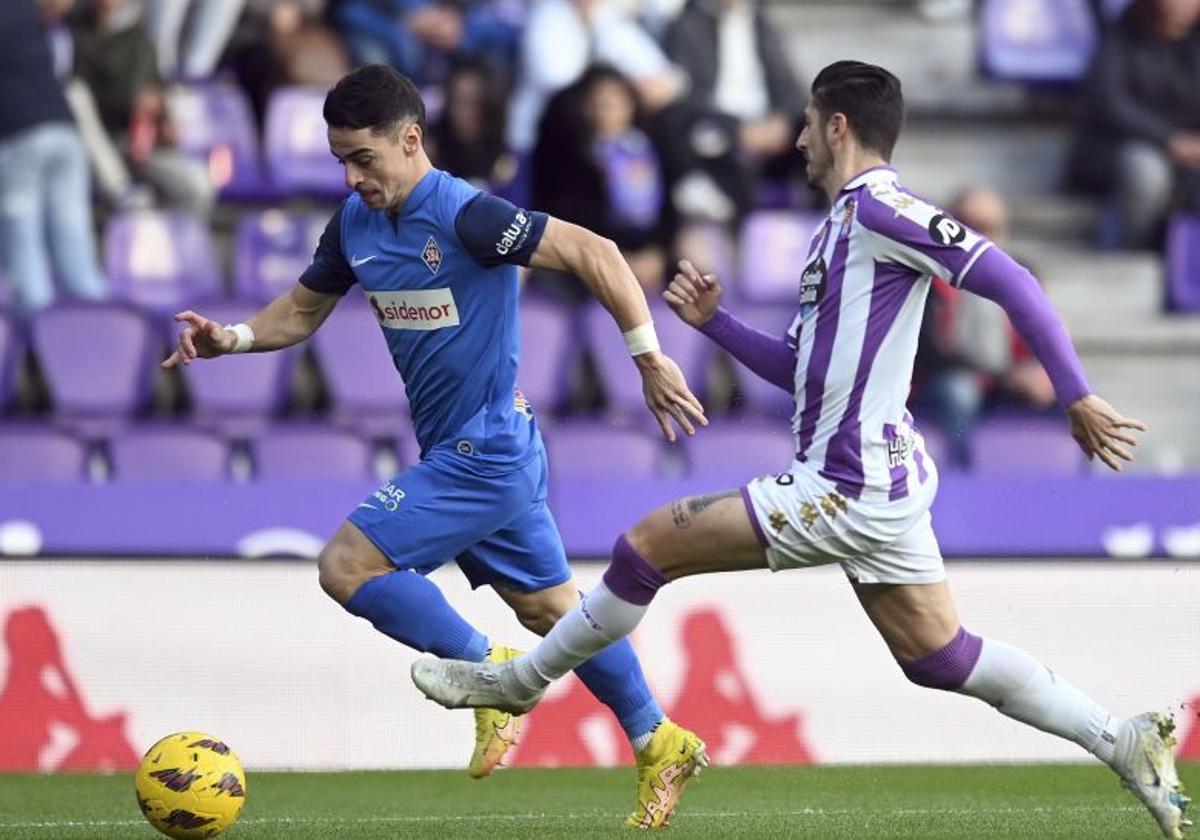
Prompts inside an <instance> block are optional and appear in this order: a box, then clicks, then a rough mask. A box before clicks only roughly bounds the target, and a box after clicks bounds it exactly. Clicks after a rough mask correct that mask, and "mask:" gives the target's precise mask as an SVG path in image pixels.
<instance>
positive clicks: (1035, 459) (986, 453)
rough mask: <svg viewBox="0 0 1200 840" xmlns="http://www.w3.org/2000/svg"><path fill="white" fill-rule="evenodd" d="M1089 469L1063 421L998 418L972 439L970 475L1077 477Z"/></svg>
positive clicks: (1054, 419) (1037, 418)
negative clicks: (971, 473)
mask: <svg viewBox="0 0 1200 840" xmlns="http://www.w3.org/2000/svg"><path fill="white" fill-rule="evenodd" d="M1086 467H1087V458H1086V456H1084V454H1083V452H1082V451H1081V450H1080V448H1079V445H1078V444H1077V443H1075V441H1074V440H1073V439H1072V438H1071V435H1070V433H1069V432H1068V431H1067V421H1066V420H1065V419H1063V418H1058V417H1055V418H1041V417H1031V418H1023V417H1005V418H996V419H992V420H987V421H984V422H983V423H981V424H980V425H979V427H978V428H976V429H975V431H974V432H973V433H972V436H971V471H972V472H974V473H977V474H978V473H986V474H989V475H1078V474H1079V473H1081V472H1083V471H1084V470H1085V469H1086Z"/></svg>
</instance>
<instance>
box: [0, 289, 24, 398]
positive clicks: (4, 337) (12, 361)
mask: <svg viewBox="0 0 1200 840" xmlns="http://www.w3.org/2000/svg"><path fill="white" fill-rule="evenodd" d="M21 350H22V341H21V334H20V332H19V330H18V329H17V324H16V322H15V321H14V320H13V319H12V318H10V317H9V316H8V314H7V313H5V312H4V311H3V310H0V412H3V411H4V409H6V408H7V407H8V404H9V402H11V400H12V396H13V379H14V378H15V374H16V371H17V365H18V364H19V363H20V360H21Z"/></svg>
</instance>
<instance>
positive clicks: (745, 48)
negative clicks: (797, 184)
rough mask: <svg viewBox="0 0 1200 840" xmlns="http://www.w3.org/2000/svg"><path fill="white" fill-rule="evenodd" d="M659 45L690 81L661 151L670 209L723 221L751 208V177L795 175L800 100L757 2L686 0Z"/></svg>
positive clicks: (798, 165)
mask: <svg viewBox="0 0 1200 840" xmlns="http://www.w3.org/2000/svg"><path fill="white" fill-rule="evenodd" d="M666 43H667V55H668V56H669V57H670V58H671V60H672V61H674V62H675V63H676V64H678V65H680V66H681V67H682V68H683V69H684V70H685V71H687V74H688V76H689V77H690V79H691V88H690V90H689V92H688V104H689V106H690V118H689V120H688V124H687V126H686V128H685V130H683V131H675V132H671V136H673V137H674V138H675V142H673V144H672V147H671V148H670V149H669V150H668V157H669V159H670V160H671V162H672V164H673V165H674V166H677V167H678V168H679V170H680V171H679V172H678V175H679V178H678V180H677V183H676V186H675V204H676V207H677V208H678V209H679V211H680V212H681V213H682V214H684V215H686V216H691V217H697V216H699V217H705V218H709V219H711V220H714V221H721V222H727V221H731V220H732V219H734V218H736V217H740V216H741V215H742V214H744V213H745V212H747V211H748V210H749V209H750V208H751V207H752V205H753V203H754V191H755V180H756V176H757V175H759V174H764V175H766V176H767V177H768V178H776V179H783V178H786V177H788V176H789V175H793V174H800V173H801V172H802V162H803V159H802V156H801V155H800V153H799V152H797V151H796V149H795V145H794V144H795V140H796V135H797V133H798V132H799V117H800V114H801V113H802V111H803V110H804V96H803V94H802V93H801V90H800V86H799V84H798V83H797V81H796V77H795V74H794V73H793V71H792V68H791V67H790V66H789V64H788V60H787V56H786V55H785V53H784V50H783V45H782V43H781V42H780V40H779V38H778V36H777V35H776V34H775V31H774V30H773V29H772V28H771V25H770V22H769V21H768V20H767V17H766V15H765V14H764V12H763V10H762V6H761V4H760V2H759V0H689V2H688V4H687V6H686V7H685V8H684V10H683V13H682V14H681V15H680V16H679V18H678V19H676V20H675V22H674V23H673V24H672V25H671V26H670V27H669V29H668V30H667V39H666ZM715 193H719V196H718V195H715Z"/></svg>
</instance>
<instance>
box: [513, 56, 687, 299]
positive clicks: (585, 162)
mask: <svg viewBox="0 0 1200 840" xmlns="http://www.w3.org/2000/svg"><path fill="white" fill-rule="evenodd" d="M539 131H540V134H539V138H538V145H537V148H536V149H535V151H534V154H533V164H532V166H533V202H532V204H533V206H534V207H537V208H538V209H539V210H545V211H546V212H548V213H550V214H551V215H553V216H558V217H559V218H562V219H565V220H566V221H569V222H574V223H575V224H578V225H582V226H583V227H586V228H588V229H590V230H593V231H595V232H596V233H599V234H600V235H602V236H605V237H607V238H609V239H612V240H613V241H614V242H616V244H617V246H618V247H620V249H621V253H622V254H623V255H624V257H625V260H626V261H627V262H628V263H629V266H630V268H632V269H633V273H634V275H635V276H636V277H637V279H638V282H639V283H641V285H642V288H643V289H645V290H646V292H647V294H653V293H657V292H659V291H661V289H662V286H663V280H664V275H665V271H666V259H667V253H666V245H667V242H668V241H669V236H670V230H669V221H668V219H667V216H666V214H665V213H664V186H663V178H662V166H661V163H660V157H659V153H658V151H657V149H656V148H655V146H654V143H653V142H652V141H651V139H650V137H649V135H648V134H647V133H646V131H645V130H644V128H643V127H642V121H641V116H640V112H639V104H638V95H637V90H636V89H635V88H634V86H633V83H632V82H630V81H629V79H627V78H626V77H625V76H623V75H621V74H620V73H619V72H617V71H616V70H614V69H613V68H611V67H607V66H603V65H600V66H596V67H592V68H591V69H589V70H588V71H587V72H586V73H584V75H583V76H582V78H580V79H579V80H578V81H577V82H575V83H574V84H573V85H571V86H570V87H568V88H566V89H564V90H562V91H560V92H559V93H558V94H556V95H555V97H554V98H553V99H551V100H550V104H549V105H548V106H547V108H546V113H545V115H544V116H543V118H542V121H541V125H540V129H539ZM573 288H574V291H576V292H577V293H578V294H577V295H576V296H577V297H578V299H580V300H582V299H584V298H586V297H587V296H588V295H587V291H586V289H584V288H583V286H582V284H579V285H578V286H577V287H573Z"/></svg>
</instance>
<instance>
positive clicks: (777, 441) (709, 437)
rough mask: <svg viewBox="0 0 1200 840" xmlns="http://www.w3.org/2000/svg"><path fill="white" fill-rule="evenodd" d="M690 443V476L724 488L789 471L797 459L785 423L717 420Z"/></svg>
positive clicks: (690, 439) (688, 457) (790, 434)
mask: <svg viewBox="0 0 1200 840" xmlns="http://www.w3.org/2000/svg"><path fill="white" fill-rule="evenodd" d="M687 443H688V447H687V460H688V467H689V469H688V472H689V474H690V475H692V476H705V477H710V476H711V477H712V480H713V481H714V482H715V483H719V484H723V485H733V486H737V485H739V484H745V483H746V482H747V481H749V480H750V479H751V478H754V477H755V476H758V475H765V474H767V473H781V472H786V471H787V470H788V468H789V467H790V466H791V464H792V461H793V460H795V458H796V444H795V441H794V440H793V438H792V433H791V430H790V429H789V428H788V427H787V425H785V424H782V423H755V422H746V423H738V422H735V421H720V422H716V421H714V422H713V423H712V424H711V425H709V427H708V428H707V429H705V430H704V431H702V432H700V433H699V434H697V436H696V437H695V438H689V439H688V442H687ZM714 489H718V488H714Z"/></svg>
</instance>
